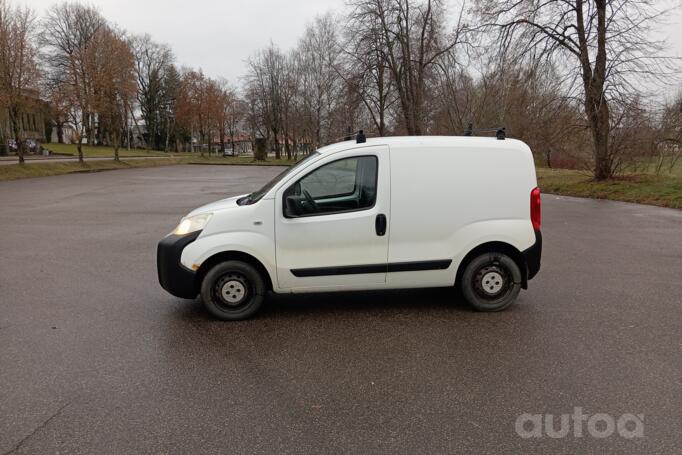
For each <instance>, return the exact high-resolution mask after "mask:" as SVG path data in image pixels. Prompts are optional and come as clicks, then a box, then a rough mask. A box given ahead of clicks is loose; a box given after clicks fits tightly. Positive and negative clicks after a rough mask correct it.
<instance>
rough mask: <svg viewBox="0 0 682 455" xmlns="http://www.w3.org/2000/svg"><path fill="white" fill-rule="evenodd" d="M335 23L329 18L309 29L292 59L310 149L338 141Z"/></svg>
mask: <svg viewBox="0 0 682 455" xmlns="http://www.w3.org/2000/svg"><path fill="white" fill-rule="evenodd" d="M337 43H338V38H337V33H336V28H335V22H334V19H333V17H332V16H331V15H330V14H327V15H325V16H319V17H317V18H316V19H315V21H314V22H313V23H312V24H311V25H309V26H308V27H307V28H306V30H305V32H304V34H303V38H301V41H300V42H299V44H298V47H297V49H296V53H295V55H294V58H295V60H296V67H297V70H296V73H297V74H298V76H299V78H300V102H301V104H302V106H301V107H302V109H303V118H304V120H305V122H306V130H307V131H306V136H308V137H310V138H311V139H312V142H313V145H314V147H318V146H320V145H322V144H323V143H325V142H328V141H330V140H332V139H333V138H335V137H338V136H339V134H340V131H333V126H332V118H333V112H334V111H335V110H336V108H337V104H338V102H339V100H340V96H341V79H340V77H339V75H338V72H337V71H336V69H335V68H336V67H337V66H338V63H339V54H340V50H339V48H338V45H337Z"/></svg>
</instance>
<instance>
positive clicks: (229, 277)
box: [201, 261, 265, 321]
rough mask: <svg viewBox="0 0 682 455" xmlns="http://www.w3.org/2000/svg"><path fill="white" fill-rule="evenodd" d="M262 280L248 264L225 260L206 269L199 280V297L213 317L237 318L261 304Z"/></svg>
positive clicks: (251, 314) (255, 309) (263, 287)
mask: <svg viewBox="0 0 682 455" xmlns="http://www.w3.org/2000/svg"><path fill="white" fill-rule="evenodd" d="M264 295H265V282H264V281H263V277H262V276H261V275H260V273H259V272H258V271H257V270H256V269H255V268H254V267H253V266H251V265H250V264H247V263H245V262H241V261H226V262H222V263H220V264H218V265H216V266H214V267H213V268H212V269H211V270H209V271H208V273H207V274H206V276H205V277H204V280H203V281H202V282H201V299H202V300H203V302H204V306H205V307H206V309H207V310H208V311H209V312H210V313H211V314H212V315H213V316H215V317H217V318H219V319H223V320H226V321H238V320H241V319H246V318H249V317H251V316H253V315H254V314H255V313H256V312H257V311H258V309H259V308H260V307H261V305H262V304H263V298H264Z"/></svg>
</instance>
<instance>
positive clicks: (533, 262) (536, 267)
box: [521, 231, 542, 280]
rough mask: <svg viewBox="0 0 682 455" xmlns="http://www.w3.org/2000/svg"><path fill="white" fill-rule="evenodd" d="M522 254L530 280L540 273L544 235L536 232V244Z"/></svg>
mask: <svg viewBox="0 0 682 455" xmlns="http://www.w3.org/2000/svg"><path fill="white" fill-rule="evenodd" d="M521 254H522V255H523V257H524V259H525V260H526V267H527V269H528V275H527V279H528V280H530V279H532V278H533V277H534V276H535V275H537V274H538V272H539V271H540V259H541V258H542V233H541V232H540V231H535V243H534V244H533V245H532V246H531V247H530V248H528V249H527V250H524V251H523V252H522V253H521Z"/></svg>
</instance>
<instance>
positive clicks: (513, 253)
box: [455, 241, 528, 289]
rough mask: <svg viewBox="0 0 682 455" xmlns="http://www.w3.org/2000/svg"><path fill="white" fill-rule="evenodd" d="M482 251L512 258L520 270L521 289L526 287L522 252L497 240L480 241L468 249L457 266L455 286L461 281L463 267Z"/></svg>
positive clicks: (526, 278) (524, 260)
mask: <svg viewBox="0 0 682 455" xmlns="http://www.w3.org/2000/svg"><path fill="white" fill-rule="evenodd" d="M483 253H504V254H506V255H507V256H509V257H510V258H512V260H513V261H514V262H515V263H516V265H517V266H518V267H519V270H521V287H522V288H523V289H527V288H528V267H527V266H526V259H525V258H524V257H523V254H521V251H519V250H518V248H516V247H515V246H513V245H510V244H509V243H505V242H499V241H495V242H486V243H482V244H480V245H478V246H477V247H475V248H474V249H472V250H471V251H469V252H468V253H467V254H466V256H464V258H463V259H462V260H461V261H460V263H459V266H458V267H457V274H456V275H455V286H457V285H459V283H460V282H461V280H462V275H463V274H464V269H465V268H466V266H467V265H468V264H469V262H471V261H472V260H473V259H474V258H475V257H477V256H479V255H481V254H483Z"/></svg>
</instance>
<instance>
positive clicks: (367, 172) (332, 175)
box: [284, 156, 378, 217]
mask: <svg viewBox="0 0 682 455" xmlns="http://www.w3.org/2000/svg"><path fill="white" fill-rule="evenodd" d="M377 167H378V163H377V157H376V156H356V157H352V158H343V159H340V160H337V161H333V162H331V163H327V164H325V165H323V166H320V167H319V168H317V169H315V170H314V171H312V172H311V173H309V174H308V175H306V176H305V177H303V178H301V179H300V180H298V181H297V182H296V183H294V184H293V185H292V186H290V187H289V188H288V189H287V190H286V191H285V193H284V207H285V216H288V217H295V216H311V215H323V214H329V213H340V212H347V211H353V210H362V209H367V208H370V207H373V206H374V203H375V202H376V196H377Z"/></svg>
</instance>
